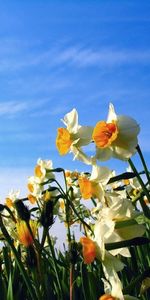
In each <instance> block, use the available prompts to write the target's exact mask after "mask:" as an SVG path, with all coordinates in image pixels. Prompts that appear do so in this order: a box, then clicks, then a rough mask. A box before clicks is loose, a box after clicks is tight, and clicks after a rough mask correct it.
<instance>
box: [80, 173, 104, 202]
mask: <svg viewBox="0 0 150 300" xmlns="http://www.w3.org/2000/svg"><path fill="white" fill-rule="evenodd" d="M79 187H80V192H81V195H82V198H83V199H85V200H86V199H90V198H92V197H93V198H97V196H98V193H99V189H98V184H97V183H96V182H93V181H90V180H89V179H88V178H86V177H84V176H81V177H80V178H79Z"/></svg>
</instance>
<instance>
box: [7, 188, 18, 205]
mask: <svg viewBox="0 0 150 300" xmlns="http://www.w3.org/2000/svg"><path fill="white" fill-rule="evenodd" d="M19 195H20V190H18V191H14V190H11V191H10V192H9V194H8V196H7V197H6V198H5V204H6V206H8V207H9V208H13V205H14V201H15V200H16V199H18V198H19Z"/></svg>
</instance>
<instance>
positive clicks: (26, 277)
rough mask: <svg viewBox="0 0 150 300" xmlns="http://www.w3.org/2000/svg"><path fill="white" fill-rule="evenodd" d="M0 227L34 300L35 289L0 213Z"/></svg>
mask: <svg viewBox="0 0 150 300" xmlns="http://www.w3.org/2000/svg"><path fill="white" fill-rule="evenodd" d="M0 227H1V230H2V233H3V235H4V236H5V239H6V241H7V243H8V244H9V246H10V247H11V250H12V252H13V254H14V257H15V260H16V263H17V265H18V268H19V270H20V273H21V274H22V277H23V279H24V281H25V283H26V286H27V288H28V291H29V293H30V296H31V299H33V300H35V299H37V297H36V294H35V291H34V289H33V287H32V284H31V280H30V277H29V276H28V274H27V272H26V270H25V268H24V266H23V263H22V261H21V260H20V257H19V255H18V252H17V250H16V248H15V246H14V244H13V241H12V239H11V237H10V235H9V233H8V231H7V229H6V228H5V226H4V224H3V220H2V217H1V215H0Z"/></svg>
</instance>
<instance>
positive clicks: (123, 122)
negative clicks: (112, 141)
mask: <svg viewBox="0 0 150 300" xmlns="http://www.w3.org/2000/svg"><path fill="white" fill-rule="evenodd" d="M117 126H118V129H119V136H122V137H123V138H124V139H125V138H127V139H129V138H134V137H135V136H137V135H138V133H139V132H140V126H139V125H138V123H137V122H136V121H135V120H134V119H133V118H130V117H128V116H122V115H120V116H118V117H117Z"/></svg>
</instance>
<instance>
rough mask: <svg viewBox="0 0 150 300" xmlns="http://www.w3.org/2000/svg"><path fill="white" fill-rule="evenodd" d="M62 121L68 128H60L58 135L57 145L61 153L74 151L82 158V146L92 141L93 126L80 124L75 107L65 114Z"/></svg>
mask: <svg viewBox="0 0 150 300" xmlns="http://www.w3.org/2000/svg"><path fill="white" fill-rule="evenodd" d="M62 122H63V123H64V124H65V126H66V128H62V127H61V128H58V132H57V137H56V147H57V149H58V151H59V154H60V155H65V154H67V153H68V152H73V154H74V155H75V156H76V157H77V156H78V159H80V158H81V156H80V155H82V151H81V147H82V146H85V145H88V144H89V143H90V142H91V139H92V131H93V127H90V126H81V125H79V124H78V113H77V111H76V109H75V108H74V109H73V110H72V111H70V112H69V113H67V114H66V115H65V117H64V119H63V120H62ZM80 152H81V153H80Z"/></svg>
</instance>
